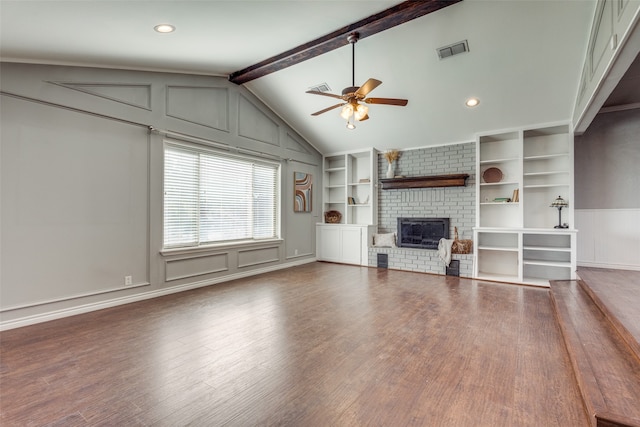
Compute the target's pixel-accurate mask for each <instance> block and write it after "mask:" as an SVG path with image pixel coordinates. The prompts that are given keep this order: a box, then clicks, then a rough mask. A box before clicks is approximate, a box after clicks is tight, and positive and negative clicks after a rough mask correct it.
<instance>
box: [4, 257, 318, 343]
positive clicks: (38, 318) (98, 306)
mask: <svg viewBox="0 0 640 427" xmlns="http://www.w3.org/2000/svg"><path fill="white" fill-rule="evenodd" d="M312 262H316V260H315V258H311V259H305V260H299V261H294V262H289V263H285V264H278V265H273V266H269V267H264V268H260V269H256V270H249V271H243V272H241V273H235V274H230V275H228V276H224V277H220V278H215V279H208V280H202V281H199V282H192V283H189V284H186V285H179V286H174V287H171V288H168V289H158V290H154V291H149V292H145V293H142V294H136V295H131V296H126V297H120V298H113V299H110V300H106V301H100V302H97V303H91V304H85V305H81V306H76V307H72V308H67V309H62V310H54V311H50V312H47V313H41V314H36V315H33V316H25V317H22V318H19V319H14V320H9V321H4V322H0V331H6V330H9V329H14V328H20V327H23V326H29V325H35V324H36V323H42V322H48V321H50V320H55V319H61V318H63V317H70V316H75V315H77V314H83V313H89V312H92V311H97V310H102V309H105V308H110V307H116V306H119V305H124V304H130V303H132V302H138V301H144V300H148V299H151V298H157V297H161V296H165V295H171V294H175V293H178V292H184V291H188V290H191V289H197V288H202V287H205V286H211V285H215V284H218V283H224V282H228V281H232V280H236V279H242V278H244V277H250V276H257V275H259V274H262V273H269V272H271V271H276V270H282V269H285V268H291V267H296V266H299V265H304V264H309V263H312Z"/></svg>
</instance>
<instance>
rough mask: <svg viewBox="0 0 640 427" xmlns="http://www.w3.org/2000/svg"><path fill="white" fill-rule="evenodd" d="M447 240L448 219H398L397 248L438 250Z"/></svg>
mask: <svg viewBox="0 0 640 427" xmlns="http://www.w3.org/2000/svg"><path fill="white" fill-rule="evenodd" d="M448 238H449V218H398V247H401V248H402V247H404V248H421V249H438V243H439V242H440V239H448Z"/></svg>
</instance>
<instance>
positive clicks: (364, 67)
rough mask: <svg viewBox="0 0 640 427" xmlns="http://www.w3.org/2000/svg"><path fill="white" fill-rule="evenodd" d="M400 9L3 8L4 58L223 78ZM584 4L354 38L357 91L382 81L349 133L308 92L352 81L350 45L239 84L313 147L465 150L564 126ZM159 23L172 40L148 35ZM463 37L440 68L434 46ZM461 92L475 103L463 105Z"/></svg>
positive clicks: (459, 7)
mask: <svg viewBox="0 0 640 427" xmlns="http://www.w3.org/2000/svg"><path fill="white" fill-rule="evenodd" d="M398 3H401V2H399V1H369V0H366V1H365V0H359V1H337V0H333V1H311V0H289V1H272V0H259V1H245V0H235V1H217V0H216V1H188V0H181V1H160V0H156V1H131V0H129V1H115V0H76V1H60V0H45V1H30V0H19V1H8V0H0V56H1V58H2V60H4V61H20V62H37V63H50V64H72V65H83V66H98V67H114V68H127V69H141V70H160V71H171V72H185V73H196V74H206V75H216V76H220V75H222V76H227V75H229V74H230V73H232V72H234V71H238V70H240V69H243V68H245V67H247V66H249V65H252V64H255V63H257V62H260V61H262V60H264V59H267V58H269V57H271V56H274V55H277V54H279V53H282V52H284V51H286V50H288V49H291V48H293V47H295V46H298V45H300V44H303V43H306V42H309V41H311V40H314V39H316V38H318V37H320V36H323V35H325V34H328V33H331V32H333V31H335V30H337V29H339V28H342V27H344V26H347V25H348V24H351V23H354V22H356V21H359V20H361V19H363V18H365V17H367V16H370V15H373V14H375V13H377V12H380V11H382V10H385V9H387V8H389V7H391V6H393V5H395V4H398ZM594 8H595V0H583V1H582V0H581V1H574V0H548V1H539V0H532V1H529V0H503V1H497V0H496V1H489V0H465V1H463V2H461V3H457V4H454V5H451V6H448V7H446V8H444V9H441V10H439V11H437V12H434V13H432V14H429V15H426V16H424V17H421V18H418V19H415V20H413V21H410V22H408V23H405V24H402V25H400V26H397V27H395V28H392V29H389V30H387V31H384V32H382V33H378V34H376V35H373V36H371V37H367V38H365V39H362V40H361V41H359V42H358V43H357V45H356V75H355V78H356V85H360V84H362V83H364V81H365V80H367V79H368V78H370V77H373V78H376V79H379V80H382V82H383V84H382V85H381V86H379V87H378V88H377V89H375V91H374V92H372V93H371V94H370V96H373V97H390V98H407V99H408V100H409V104H408V105H407V106H406V107H397V106H388V105H370V110H369V116H370V117H371V119H370V120H368V121H366V122H361V123H357V124H356V126H357V128H356V129H355V130H352V131H350V130H348V129H346V127H345V122H344V120H343V119H341V118H340V116H339V111H340V110H339V109H336V110H333V111H330V112H327V113H325V114H323V115H321V116H318V117H312V116H311V115H310V114H311V113H313V112H315V111H318V110H321V109H323V108H325V107H328V106H331V105H333V104H336V103H337V102H336V100H334V99H331V98H328V97H323V96H314V95H309V94H305V93H304V92H305V91H306V90H307V89H308V88H309V87H311V86H314V85H316V84H319V83H327V84H328V85H329V87H330V88H331V90H332V92H333V93H338V94H339V93H340V92H341V91H342V89H343V88H344V87H346V86H351V47H350V46H345V47H343V48H340V49H338V50H335V51H332V52H329V53H327V54H324V55H322V56H319V57H316V58H313V59H310V60H308V61H306V62H303V63H301V64H298V65H294V66H292V67H289V68H286V69H284V70H281V71H278V72H275V73H273V74H270V75H267V76H265V77H261V78H259V79H256V80H254V81H251V82H249V83H247V84H246V85H245V86H246V87H247V88H248V89H249V90H250V91H251V92H253V93H254V94H255V95H256V96H258V97H259V98H260V99H262V101H264V102H265V103H266V104H267V105H269V106H270V107H271V108H272V109H273V110H274V111H275V112H276V113H277V114H278V115H280V116H281V117H282V118H283V119H284V120H285V121H286V122H287V123H288V124H289V125H291V126H292V127H293V128H294V129H296V130H297V131H298V132H299V133H300V134H301V135H302V136H303V137H304V138H306V139H307V140H308V141H309V142H310V143H311V144H313V145H314V146H315V147H316V148H318V149H319V150H320V151H321V152H323V153H327V152H334V151H344V150H351V149H358V148H364V147H370V146H374V147H376V148H378V149H389V148H399V149H406V148H413V147H424V146H429V145H440V144H447V143H456V142H464V141H472V140H473V139H474V134H475V133H477V132H482V131H489V130H496V129H504V128H511V127H516V126H526V125H530V124H540V123H547V122H555V121H558V120H569V118H570V117H571V114H572V110H573V103H574V100H575V97H576V92H577V87H578V80H579V76H580V73H581V70H582V63H583V60H584V55H585V50H586V42H587V38H588V35H589V29H590V24H591V21H592V18H593V13H594ZM159 23H170V24H173V25H175V26H176V27H177V30H176V32H175V33H173V34H158V33H155V32H154V31H153V27H154V26H155V25H156V24H159ZM461 40H468V42H469V48H470V52H469V53H465V54H462V55H458V56H454V57H451V58H448V59H445V60H439V59H438V56H437V54H436V48H438V47H440V46H444V45H448V44H452V43H455V42H458V41H461ZM470 96H476V97H478V98H479V99H480V106H478V107H476V108H475V109H469V108H467V107H465V106H464V102H465V100H466V99H467V98H468V97H470Z"/></svg>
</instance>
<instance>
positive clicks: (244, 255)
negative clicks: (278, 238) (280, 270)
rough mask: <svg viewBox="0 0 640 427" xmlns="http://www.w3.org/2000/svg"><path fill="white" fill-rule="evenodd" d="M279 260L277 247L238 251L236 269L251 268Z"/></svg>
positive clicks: (278, 248)
mask: <svg viewBox="0 0 640 427" xmlns="http://www.w3.org/2000/svg"><path fill="white" fill-rule="evenodd" d="M279 260H280V247H279V246H269V247H266V248H258V249H246V250H241V251H238V268H244V267H251V266H254V265H259V264H266V263H269V262H278V261H279Z"/></svg>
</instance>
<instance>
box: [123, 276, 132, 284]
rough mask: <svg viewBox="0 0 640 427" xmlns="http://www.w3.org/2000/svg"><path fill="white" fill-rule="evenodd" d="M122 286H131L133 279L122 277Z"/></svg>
mask: <svg viewBox="0 0 640 427" xmlns="http://www.w3.org/2000/svg"><path fill="white" fill-rule="evenodd" d="M124 285H125V286H131V285H133V278H132V277H131V276H124Z"/></svg>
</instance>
